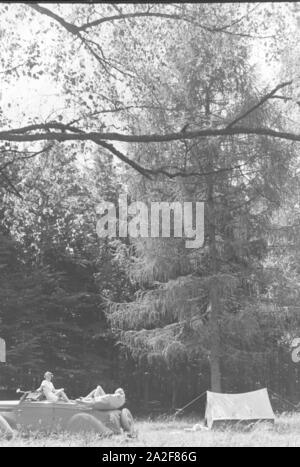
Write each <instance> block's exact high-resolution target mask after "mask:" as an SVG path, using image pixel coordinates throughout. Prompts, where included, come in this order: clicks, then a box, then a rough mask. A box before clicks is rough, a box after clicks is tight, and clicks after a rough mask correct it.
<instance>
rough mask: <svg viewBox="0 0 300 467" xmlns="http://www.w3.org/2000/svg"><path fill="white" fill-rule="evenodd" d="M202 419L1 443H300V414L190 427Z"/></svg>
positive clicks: (35, 435) (159, 421)
mask: <svg viewBox="0 0 300 467" xmlns="http://www.w3.org/2000/svg"><path fill="white" fill-rule="evenodd" d="M198 422H199V420H197V419H195V418H194V419H193V418H186V419H181V420H176V419H175V420H174V419H172V418H162V417H161V418H158V419H156V420H151V419H144V420H138V421H137V422H136V429H137V433H136V436H135V437H133V438H130V437H128V436H127V435H125V434H122V435H117V436H113V437H111V438H105V439H104V438H102V439H101V438H99V436H97V435H94V434H84V435H70V434H68V433H62V434H55V433H52V434H49V435H47V436H46V435H42V434H41V433H32V434H30V435H27V436H24V435H23V436H21V435H19V434H17V435H16V436H15V437H14V438H13V439H11V440H5V439H2V440H0V447H26V446H30V447H56V446H62V447H72V446H73V447H77V446H78V447H81V446H82V447H119V448H122V447H127V446H129V447H130V446H133V447H136V446H142V447H226V446H228V447H276V446H280V447H299V446H300V414H287V413H286V414H282V415H280V416H278V417H277V418H276V422H275V425H274V426H269V425H265V424H257V425H255V426H253V427H252V428H251V429H248V430H245V429H242V428H237V427H236V428H225V429H222V430H212V431H209V430H207V429H204V428H200V427H199V426H198V429H197V430H196V431H191V430H192V429H193V427H194V426H195V423H198Z"/></svg>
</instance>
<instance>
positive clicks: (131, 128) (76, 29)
mask: <svg viewBox="0 0 300 467" xmlns="http://www.w3.org/2000/svg"><path fill="white" fill-rule="evenodd" d="M0 22H1V29H0V41H1V59H0V77H1V81H0V103H1V105H0V123H1V125H0V126H1V129H0V155H1V161H0V337H1V338H3V339H5V341H6V346H7V361H6V363H5V364H4V363H2V364H1V363H0V395H4V396H5V397H6V398H7V397H8V396H10V395H11V394H13V393H14V391H15V389H16V388H18V387H21V388H25V389H26V388H27V389H33V388H35V387H37V386H38V385H39V384H40V382H41V379H42V375H43V374H44V372H45V371H46V370H51V371H53V372H54V374H55V376H56V381H57V384H58V385H60V384H61V385H62V387H64V388H66V391H67V392H68V394H69V395H70V396H71V397H78V396H79V395H82V394H85V393H88V392H89V391H90V390H91V389H92V388H93V387H95V385H97V384H101V385H103V386H104V387H105V389H106V390H108V391H109V390H114V389H115V388H116V387H120V386H121V387H124V389H125V391H126V393H127V395H128V400H129V402H130V404H131V407H134V408H135V409H136V410H141V411H145V412H146V411H148V410H149V411H150V410H157V411H163V410H173V409H175V408H178V407H180V406H183V405H184V404H186V403H187V402H188V401H190V400H192V399H193V398H194V397H196V396H198V395H199V394H201V393H202V392H204V391H206V390H207V389H212V390H213V391H216V392H221V391H223V392H244V391H251V390H255V389H259V388H261V387H268V388H270V390H272V391H275V392H276V393H278V394H280V395H281V396H282V397H284V398H288V399H289V400H291V401H294V402H295V403H296V402H299V390H300V373H299V364H297V363H295V362H293V361H292V358H291V345H292V341H293V339H295V338H298V337H300V301H299V299H300V236H299V232H300V183H299V182H300V179H299V174H300V157H299V147H300V146H299V142H300V125H299V122H300V119H299V117H300V70H299V62H300V32H299V31H300V4H299V3H296V2H291V3H276V2H274V3H271V2H270V3H222V4H217V3H214V4H209V3H167V4H155V3H132V4H131V3H125V4H121V3H111V4H110V3H90V2H87V3H73V4H64V3H51V4H50V3H49V4H44V3H40V4H38V3H29V2H26V3H25V2H24V3H16V4H13V3H2V4H1V5H0ZM120 196H123V197H124V196H126V197H127V198H128V200H129V201H131V202H134V201H137V202H143V203H145V204H146V205H150V203H152V202H169V203H173V202H180V203H184V202H203V203H204V243H203V245H202V246H201V247H200V248H186V246H185V240H186V239H185V238H184V237H182V238H177V237H176V236H175V235H174V232H171V235H170V236H169V237H164V236H159V237H156V238H152V237H151V236H149V237H148V238H146V237H137V238H133V237H130V236H126V237H125V236H124V237H121V236H115V237H113V238H112V237H109V236H107V237H106V238H101V237H99V235H97V230H96V225H97V221H98V220H99V214H98V213H97V209H96V207H97V206H98V205H99V204H100V203H102V202H110V203H113V204H115V205H116V206H117V205H118V200H119V198H120Z"/></svg>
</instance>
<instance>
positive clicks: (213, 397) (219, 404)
mask: <svg viewBox="0 0 300 467" xmlns="http://www.w3.org/2000/svg"><path fill="white" fill-rule="evenodd" d="M205 419H206V423H207V426H208V428H212V427H213V424H214V423H216V422H223V421H235V422H238V421H240V422H245V421H248V422H249V421H260V420H267V421H271V422H274V420H275V415H274V412H273V409H272V406H271V403H270V399H269V395H268V391H267V389H266V388H264V389H260V390H258V391H252V392H246V393H243V394H221V393H216V392H210V391H207V401H206V412H205Z"/></svg>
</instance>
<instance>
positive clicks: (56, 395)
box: [38, 371, 71, 402]
mask: <svg viewBox="0 0 300 467" xmlns="http://www.w3.org/2000/svg"><path fill="white" fill-rule="evenodd" d="M53 376H54V375H53V373H51V371H46V373H45V374H44V380H43V382H42V384H41V385H40V387H39V388H38V391H39V392H41V393H43V395H44V396H45V397H46V399H47V401H49V402H58V401H64V402H71V401H70V399H69V398H68V397H67V395H66V393H65V390H64V389H63V388H62V389H55V387H54V385H53V383H52V379H53Z"/></svg>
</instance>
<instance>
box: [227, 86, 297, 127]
mask: <svg viewBox="0 0 300 467" xmlns="http://www.w3.org/2000/svg"><path fill="white" fill-rule="evenodd" d="M290 84H292V81H287V82H286V83H281V84H278V86H276V88H274V89H273V90H272V91H270V92H269V93H268V94H266V95H265V96H264V97H263V98H262V99H261V100H260V101H259V102H258V103H257V104H255V105H254V106H253V107H251V108H250V109H248V110H247V111H246V112H245V113H243V114H242V115H240V116H239V117H237V118H236V119H235V120H233V121H232V122H231V123H229V125H227V127H226V128H231V127H232V126H233V125H235V124H236V123H237V122H239V121H241V120H243V119H244V118H245V117H247V116H248V115H249V114H250V113H252V112H254V111H255V110H256V109H258V107H260V106H261V105H263V104H264V103H265V102H266V101H267V100H268V99H270V98H272V96H274V94H276V92H277V91H278V90H279V89H282V88H285V87H286V86H289V85H290Z"/></svg>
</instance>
